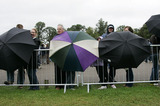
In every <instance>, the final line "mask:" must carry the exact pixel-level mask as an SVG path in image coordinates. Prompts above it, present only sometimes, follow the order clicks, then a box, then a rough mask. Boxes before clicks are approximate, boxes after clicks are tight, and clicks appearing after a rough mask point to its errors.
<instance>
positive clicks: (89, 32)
mask: <svg viewBox="0 0 160 106" xmlns="http://www.w3.org/2000/svg"><path fill="white" fill-rule="evenodd" d="M86 33H88V34H89V35H91V36H92V37H94V38H97V37H98V36H97V34H96V33H95V30H94V29H93V28H92V27H88V28H86Z"/></svg>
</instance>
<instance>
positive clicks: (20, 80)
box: [4, 24, 25, 88]
mask: <svg viewBox="0 0 160 106" xmlns="http://www.w3.org/2000/svg"><path fill="white" fill-rule="evenodd" d="M16 27H17V28H19V29H23V25H22V24H17V26H16ZM24 75H25V72H24V68H23V67H20V68H19V69H18V75H17V84H23V82H24ZM13 83H14V71H11V70H7V81H5V82H4V84H6V85H9V84H13ZM18 88H22V87H21V86H19V87H18Z"/></svg>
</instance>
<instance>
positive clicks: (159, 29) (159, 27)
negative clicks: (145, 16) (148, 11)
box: [146, 14, 160, 37]
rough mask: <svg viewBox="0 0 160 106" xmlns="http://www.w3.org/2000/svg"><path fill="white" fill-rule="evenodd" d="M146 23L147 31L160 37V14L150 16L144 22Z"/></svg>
mask: <svg viewBox="0 0 160 106" xmlns="http://www.w3.org/2000/svg"><path fill="white" fill-rule="evenodd" d="M146 25H147V28H148V30H149V32H151V33H153V34H155V35H156V36H158V37H160V14H158V15H153V16H151V17H150V18H149V20H148V21H147V22H146Z"/></svg>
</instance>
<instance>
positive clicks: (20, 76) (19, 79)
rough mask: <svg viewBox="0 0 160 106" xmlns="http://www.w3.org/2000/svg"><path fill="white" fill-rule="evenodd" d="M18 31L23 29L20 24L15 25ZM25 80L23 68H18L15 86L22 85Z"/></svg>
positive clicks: (20, 87)
mask: <svg viewBox="0 0 160 106" xmlns="http://www.w3.org/2000/svg"><path fill="white" fill-rule="evenodd" d="M16 27H17V28H19V29H23V25H22V24H17V26H16ZM24 80H25V70H24V66H22V67H20V68H19V69H18V75H17V84H23V83H24ZM18 88H19V89H22V88H23V87H22V86H18Z"/></svg>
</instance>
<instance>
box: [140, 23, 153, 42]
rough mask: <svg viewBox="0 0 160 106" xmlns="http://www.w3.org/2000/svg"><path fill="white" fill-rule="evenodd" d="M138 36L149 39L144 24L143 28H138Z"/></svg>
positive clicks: (149, 34) (149, 35)
mask: <svg viewBox="0 0 160 106" xmlns="http://www.w3.org/2000/svg"><path fill="white" fill-rule="evenodd" d="M138 35H139V36H141V37H143V38H146V39H149V38H150V37H151V33H149V31H148V29H147V25H146V24H144V25H143V27H142V28H140V30H139V32H138Z"/></svg>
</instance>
